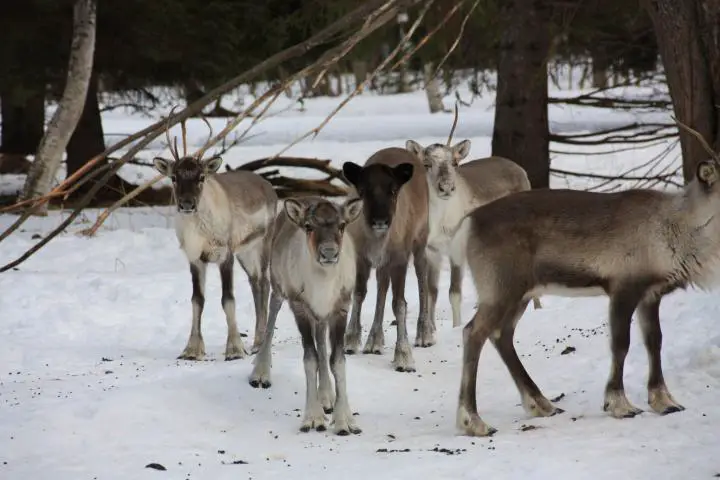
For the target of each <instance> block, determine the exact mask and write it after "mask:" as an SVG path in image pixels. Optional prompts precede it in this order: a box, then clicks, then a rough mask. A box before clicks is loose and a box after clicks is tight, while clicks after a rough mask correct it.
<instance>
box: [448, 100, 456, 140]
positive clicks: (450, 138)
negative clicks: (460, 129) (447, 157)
mask: <svg viewBox="0 0 720 480" xmlns="http://www.w3.org/2000/svg"><path fill="white" fill-rule="evenodd" d="M457 121H458V104H457V102H455V118H453V124H452V128H451V129H450V135H448V139H447V146H448V147H449V146H450V143H451V142H452V137H453V134H454V133H455V127H457Z"/></svg>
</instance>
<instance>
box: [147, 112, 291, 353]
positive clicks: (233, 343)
mask: <svg viewBox="0 0 720 480" xmlns="http://www.w3.org/2000/svg"><path fill="white" fill-rule="evenodd" d="M173 110H174V108H173ZM170 117H172V110H171V112H170V115H168V124H167V125H166V128H165V135H166V137H167V141H168V148H169V149H170V153H171V154H172V156H173V160H168V159H166V158H162V157H155V158H154V160H153V163H154V165H155V169H156V170H157V171H159V172H160V173H162V174H163V175H165V176H167V177H169V178H170V180H171V181H172V188H173V193H174V195H175V204H176V208H177V213H176V216H175V232H176V234H177V238H178V240H179V242H180V248H181V249H182V250H183V251H184V252H185V256H186V257H187V260H188V262H189V264H190V275H191V278H192V299H191V301H192V326H191V329H190V337H189V339H188V342H187V345H186V346H185V349H184V350H183V352H182V353H181V354H180V356H179V357H178V358H180V359H185V360H202V359H203V358H204V356H205V342H204V340H203V337H202V331H201V327H200V319H201V316H202V311H203V307H204V305H205V273H206V270H207V264H208V263H216V264H217V265H218V268H219V271H220V280H221V284H222V307H223V310H224V311H225V318H226V320H227V328H228V334H227V346H226V348H225V360H235V359H238V358H243V357H244V356H245V355H246V354H247V352H246V351H245V347H244V346H243V342H242V339H241V338H240V333H239V332H238V328H237V322H236V320H235V295H234V292H233V263H234V256H237V259H238V261H239V262H240V265H241V266H242V268H243V269H244V270H245V273H246V274H247V276H248V278H249V280H250V287H251V289H252V296H253V300H254V303H255V342H254V344H253V347H252V351H253V352H256V351H257V350H259V348H260V344H261V343H262V339H263V337H264V331H265V327H266V323H267V306H268V297H269V294H270V282H269V279H268V261H269V253H270V242H271V239H272V233H273V222H274V220H275V216H276V211H277V201H278V197H277V195H276V193H275V190H274V189H273V187H272V185H271V184H270V183H269V182H268V181H267V180H265V179H263V178H262V177H260V176H259V175H257V174H255V173H252V172H248V171H242V170H236V171H230V172H223V173H216V172H217V170H218V168H220V165H221V164H222V157H220V156H213V157H211V158H205V159H204V158H203V154H204V152H205V150H206V149H207V148H208V147H209V146H210V141H211V139H212V127H211V126H210V123H209V122H208V121H207V120H206V119H205V118H204V117H201V118H202V120H203V121H204V122H205V124H206V125H207V126H208V128H209V130H210V135H209V137H208V140H207V142H206V143H205V145H204V146H203V147H201V149H200V150H199V151H198V152H196V153H195V154H194V155H188V153H187V132H186V129H185V122H184V121H183V122H181V127H182V143H183V156H182V157H181V156H180V154H179V152H178V148H177V137H175V142H174V149H173V146H172V144H171V143H170V133H169V130H170V128H169V127H170V124H169V120H170Z"/></svg>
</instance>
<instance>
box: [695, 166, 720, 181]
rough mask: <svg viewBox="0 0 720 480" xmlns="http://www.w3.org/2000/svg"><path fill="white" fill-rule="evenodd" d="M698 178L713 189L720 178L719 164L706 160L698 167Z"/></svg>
mask: <svg viewBox="0 0 720 480" xmlns="http://www.w3.org/2000/svg"><path fill="white" fill-rule="evenodd" d="M697 178H698V180H700V182H701V183H703V184H705V185H707V186H708V187H712V186H713V185H714V184H715V182H717V181H718V179H719V178H720V172H718V164H717V162H715V161H714V160H704V161H702V162H700V163H699V164H698V166H697Z"/></svg>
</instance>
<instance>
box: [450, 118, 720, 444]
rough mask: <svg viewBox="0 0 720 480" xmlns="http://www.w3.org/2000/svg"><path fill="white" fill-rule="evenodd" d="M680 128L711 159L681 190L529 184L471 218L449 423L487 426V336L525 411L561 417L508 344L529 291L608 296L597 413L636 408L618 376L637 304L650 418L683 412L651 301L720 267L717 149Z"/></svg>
mask: <svg viewBox="0 0 720 480" xmlns="http://www.w3.org/2000/svg"><path fill="white" fill-rule="evenodd" d="M678 123H679V122H678ZM679 124H680V123H679ZM680 126H681V127H682V128H684V129H686V130H687V131H689V132H690V133H692V134H693V135H695V136H696V137H697V138H698V139H699V141H700V142H701V143H702V145H703V146H704V148H705V149H706V150H707V152H708V153H709V154H710V159H708V160H705V161H702V162H700V163H699V164H698V165H697V169H696V175H695V178H694V179H693V180H692V181H691V182H689V183H688V184H687V185H686V186H685V188H684V190H683V191H681V192H678V193H668V192H660V191H657V190H650V189H631V190H627V191H622V192H617V193H594V192H587V191H578V190H565V189H563V190H531V191H527V192H520V193H514V194H512V195H508V196H506V197H503V198H500V199H498V200H495V201H494V202H492V203H489V204H487V205H484V206H481V207H479V208H477V209H476V210H474V211H473V212H472V213H470V215H469V216H468V219H469V227H468V229H467V232H466V233H467V235H468V238H467V242H468V243H467V259H468V265H469V268H470V271H471V272H472V276H473V280H474V283H475V287H476V289H477V294H478V299H479V302H480V303H479V305H478V309H477V312H476V313H475V314H474V316H473V318H472V320H471V321H470V322H469V323H468V324H467V325H466V326H465V328H464V330H463V368H462V379H461V386H460V395H459V402H458V410H457V426H458V428H459V429H460V430H462V431H463V432H464V433H465V434H467V435H490V434H492V433H494V432H495V429H494V428H492V427H490V426H488V425H487V424H486V423H485V422H484V421H483V420H482V419H481V418H480V416H479V415H478V411H477V402H476V379H477V369H478V360H479V359H480V353H481V350H482V347H483V345H484V344H485V341H486V340H487V339H488V338H489V339H490V341H491V342H492V344H493V345H494V347H495V348H496V349H497V352H498V353H499V355H500V357H501V358H502V360H503V362H504V363H505V365H506V367H507V368H508V370H509V372H510V374H511V376H512V378H513V380H514V382H515V384H516V386H517V388H518V391H519V393H520V397H521V398H522V404H523V407H524V408H525V410H526V411H527V412H528V413H530V414H531V415H534V416H550V415H554V414H556V413H561V412H562V409H559V408H556V407H555V406H554V405H553V404H552V403H551V402H550V401H549V400H548V399H547V398H546V397H545V396H544V395H543V394H542V393H541V391H540V389H539V388H538V387H537V385H536V384H535V382H533V380H532V379H531V377H530V375H529V374H528V372H527V371H526V370H525V368H524V366H523V364H522V362H521V361H520V358H519V357H518V354H517V352H516V351H515V347H514V345H513V335H514V332H515V327H516V326H517V323H518V321H519V320H520V318H521V316H522V314H523V312H524V311H525V308H526V307H527V304H528V302H529V300H530V298H531V297H533V296H536V295H539V294H544V293H547V294H554V295H561V296H594V295H607V296H608V297H609V299H610V308H609V324H610V346H611V351H612V362H611V367H610V375H609V378H608V380H607V383H606V386H605V400H604V406H603V409H604V410H605V411H606V412H608V413H609V414H610V415H611V416H613V417H616V418H628V417H633V416H635V415H637V414H639V413H641V412H642V410H641V409H639V408H637V407H636V406H634V405H633V404H632V403H630V401H629V400H628V398H627V396H626V395H625V388H624V383H623V367H624V364H625V357H626V355H627V353H628V348H629V346H630V324H631V320H632V315H633V312H635V311H636V310H637V314H638V322H639V325H640V329H641V331H642V335H643V340H644V343H645V347H646V350H647V356H648V363H649V368H648V379H647V389H648V403H649V405H650V408H652V410H654V411H655V412H657V413H660V414H668V413H673V412H678V411H681V410H684V407H683V406H682V405H680V404H679V403H678V402H676V401H675V399H674V398H673V397H672V395H671V394H670V392H669V390H668V388H667V386H666V384H665V380H664V377H663V371H662V363H661V349H662V332H661V329H660V316H659V310H660V301H661V299H662V298H663V297H664V296H665V295H667V294H668V293H670V292H673V291H675V290H677V289H683V288H686V287H688V286H698V287H700V288H709V287H710V286H713V283H714V281H715V278H716V277H715V275H716V273H717V270H718V266H719V265H718V263H719V262H720V155H718V154H717V153H715V152H713V151H712V149H711V148H710V146H709V145H708V144H707V142H705V140H704V139H703V138H702V136H700V134H698V133H697V132H695V131H694V130H692V129H690V128H689V127H686V126H684V125H682V124H680Z"/></svg>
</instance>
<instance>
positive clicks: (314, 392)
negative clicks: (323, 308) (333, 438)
mask: <svg viewBox="0 0 720 480" xmlns="http://www.w3.org/2000/svg"><path fill="white" fill-rule="evenodd" d="M290 308H291V309H292V311H293V314H294V315H295V322H296V323H297V326H298V330H300V336H301V338H302V345H303V351H304V354H303V364H304V366H305V392H306V393H305V411H304V412H303V417H302V423H301V425H300V431H301V432H309V431H310V430H311V429H313V428H314V429H315V430H317V431H318V432H322V431H325V429H326V426H325V414H324V413H323V408H322V404H321V403H320V398H319V396H318V366H319V365H318V352H317V350H316V348H315V339H314V335H313V330H315V328H314V327H313V323H315V322H316V320H315V318H314V317H313V316H312V315H311V314H310V313H309V312H308V311H307V309H306V308H305V306H304V305H303V304H302V303H300V302H297V301H294V302H290Z"/></svg>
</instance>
